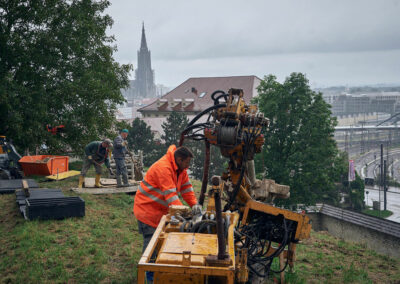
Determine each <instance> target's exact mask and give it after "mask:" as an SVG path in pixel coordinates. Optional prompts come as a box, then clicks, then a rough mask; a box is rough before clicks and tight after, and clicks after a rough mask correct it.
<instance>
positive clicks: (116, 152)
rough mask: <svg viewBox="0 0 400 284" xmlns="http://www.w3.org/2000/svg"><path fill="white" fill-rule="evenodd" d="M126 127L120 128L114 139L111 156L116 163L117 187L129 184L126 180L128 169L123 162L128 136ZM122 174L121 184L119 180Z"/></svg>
mask: <svg viewBox="0 0 400 284" xmlns="http://www.w3.org/2000/svg"><path fill="white" fill-rule="evenodd" d="M128 133H129V131H128V129H122V130H121V132H120V134H119V135H118V136H117V137H116V138H115V139H114V148H113V152H112V153H113V156H114V160H115V165H116V173H115V178H116V179H117V187H128V186H130V184H129V180H128V171H127V169H126V164H125V154H126V153H127V145H128V142H127V141H126V138H127V137H128ZM121 175H122V182H123V183H124V184H122V182H121Z"/></svg>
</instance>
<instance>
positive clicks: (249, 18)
mask: <svg viewBox="0 0 400 284" xmlns="http://www.w3.org/2000/svg"><path fill="white" fill-rule="evenodd" d="M106 12H107V13H108V14H109V15H111V17H112V18H113V19H114V25H113V27H112V29H111V30H110V31H109V34H113V35H115V38H116V45H117V48H118V51H117V52H116V54H115V58H116V60H117V61H118V62H120V63H131V64H133V66H134V68H136V66H137V50H138V49H139V46H140V37H141V28H142V21H144V23H145V29H146V37H147V44H148V47H149V49H150V50H151V54H152V67H153V69H154V70H155V79H156V83H157V84H164V85H167V86H170V87H174V86H176V85H178V84H180V83H182V82H183V81H185V80H186V79H188V78H190V77H203V76H231V75H256V76H259V77H260V78H262V77H263V76H264V75H267V74H274V75H276V76H277V77H278V79H279V80H283V79H284V78H285V77H287V76H288V75H289V74H290V73H291V72H303V73H306V75H307V77H308V79H309V81H310V83H311V85H312V86H313V87H324V86H332V85H362V84H381V83H385V84H388V83H389V84H391V83H396V84H400V0H376V1H367V0H359V1H353V0H347V1H342V0H332V1H324V0H309V1H305V0H304V1H302V0H292V1H282V0H279V1H278V0H274V1H272V0H248V1H244V0H229V1H228V0H220V1H218V0H214V1H212V0H202V1H192V0H164V1H162V0H159V1H155V0H146V1H126V0H125V1H123V0H111V6H110V8H109V9H108V10H107V11H106ZM131 78H132V79H134V72H132V74H131Z"/></svg>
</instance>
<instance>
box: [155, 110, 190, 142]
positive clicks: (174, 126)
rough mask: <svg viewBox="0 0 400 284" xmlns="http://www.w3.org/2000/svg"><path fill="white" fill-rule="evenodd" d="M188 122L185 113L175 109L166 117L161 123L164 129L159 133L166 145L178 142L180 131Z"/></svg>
mask: <svg viewBox="0 0 400 284" xmlns="http://www.w3.org/2000/svg"><path fill="white" fill-rule="evenodd" d="M188 123H189V119H188V118H187V116H186V114H185V113H182V112H176V111H173V112H171V114H170V115H169V116H168V117H167V120H166V121H165V122H163V124H162V125H161V127H162V129H163V130H164V134H163V135H161V138H162V139H163V140H164V142H165V145H166V146H167V147H169V146H170V145H172V144H175V145H178V144H179V140H180V138H181V133H182V131H183V130H184V129H185V127H186V125H188Z"/></svg>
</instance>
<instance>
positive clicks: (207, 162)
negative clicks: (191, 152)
mask: <svg viewBox="0 0 400 284" xmlns="http://www.w3.org/2000/svg"><path fill="white" fill-rule="evenodd" d="M204 142H205V145H206V153H205V158H204V167H203V179H202V181H201V192H200V197H199V204H200V205H201V206H203V203H204V199H205V196H206V191H207V184H208V171H209V168H210V142H208V141H207V140H205V141H204Z"/></svg>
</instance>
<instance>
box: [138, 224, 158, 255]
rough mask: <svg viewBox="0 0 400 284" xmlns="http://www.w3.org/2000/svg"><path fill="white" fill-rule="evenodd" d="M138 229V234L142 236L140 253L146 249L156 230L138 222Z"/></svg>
mask: <svg viewBox="0 0 400 284" xmlns="http://www.w3.org/2000/svg"><path fill="white" fill-rule="evenodd" d="M138 227H139V233H141V234H142V236H143V249H142V253H144V251H145V250H146V248H147V245H148V244H149V242H150V240H151V237H152V236H153V234H154V232H155V231H156V228H153V227H151V226H149V225H147V224H145V223H142V222H140V221H139V220H138Z"/></svg>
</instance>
